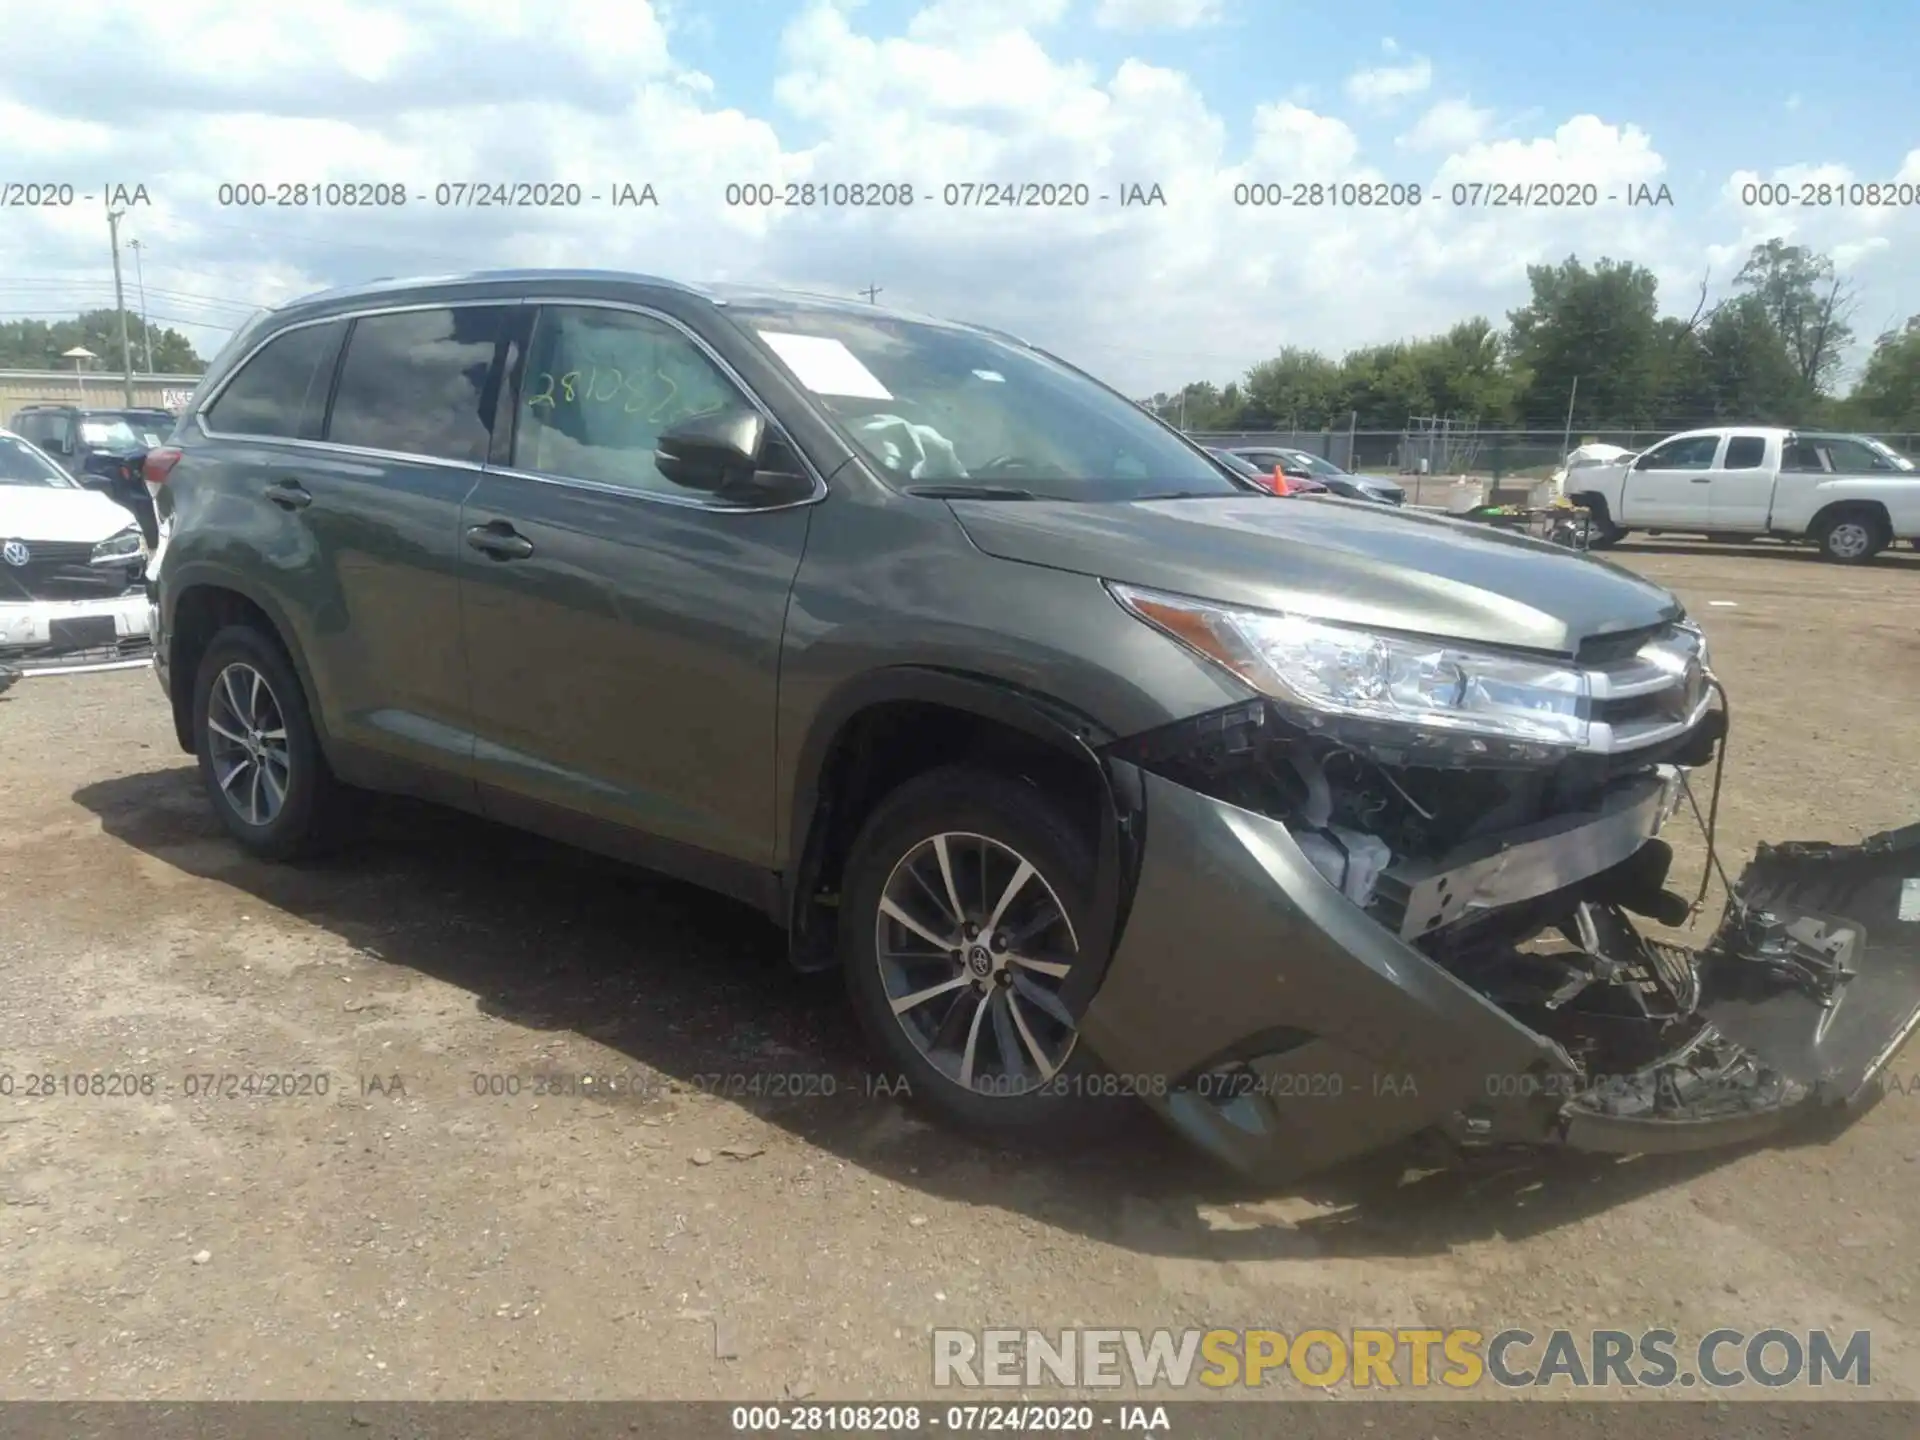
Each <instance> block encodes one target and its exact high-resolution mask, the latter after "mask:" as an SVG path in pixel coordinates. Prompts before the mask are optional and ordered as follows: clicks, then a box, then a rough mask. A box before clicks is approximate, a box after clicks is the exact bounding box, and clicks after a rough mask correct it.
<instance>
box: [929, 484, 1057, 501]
mask: <svg viewBox="0 0 1920 1440" xmlns="http://www.w3.org/2000/svg"><path fill="white" fill-rule="evenodd" d="M904 489H905V492H906V493H907V494H909V495H919V496H921V497H922V498H924V499H927V500H1038V499H1039V498H1040V497H1039V496H1038V495H1036V494H1034V493H1033V492H1032V491H1031V490H1015V489H1013V488H1012V487H1011V486H1007V485H908V486H905V487H904Z"/></svg>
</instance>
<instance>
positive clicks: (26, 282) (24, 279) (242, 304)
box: [0, 266, 266, 313]
mask: <svg viewBox="0 0 1920 1440" xmlns="http://www.w3.org/2000/svg"><path fill="white" fill-rule="evenodd" d="M154 268H155V269H158V268H159V267H158V266H155V267H154ZM111 285H112V282H111V281H109V280H84V279H74V280H66V279H62V278H59V277H57V276H56V277H51V278H49V277H42V276H18V277H6V276H0V290H28V291H34V290H38V291H42V292H47V291H51V292H54V293H59V292H61V291H66V290H104V289H108V288H110V287H111ZM147 293H148V294H149V295H160V296H164V297H165V298H167V299H169V300H192V301H195V302H198V303H201V304H206V305H216V306H224V307H226V308H228V309H233V310H245V311H248V312H249V313H251V312H252V311H255V310H259V309H263V308H265V303H266V302H264V301H262V302H258V303H251V302H248V301H245V300H228V299H225V298H223V297H221V296H218V295H200V294H196V293H194V292H193V291H190V290H169V289H163V288H162V287H160V286H158V285H149V286H148V287H147Z"/></svg>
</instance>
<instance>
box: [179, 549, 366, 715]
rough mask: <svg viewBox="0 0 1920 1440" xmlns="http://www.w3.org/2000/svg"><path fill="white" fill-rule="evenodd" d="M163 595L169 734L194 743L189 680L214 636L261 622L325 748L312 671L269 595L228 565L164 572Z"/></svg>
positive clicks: (297, 641) (283, 613) (289, 626)
mask: <svg viewBox="0 0 1920 1440" xmlns="http://www.w3.org/2000/svg"><path fill="white" fill-rule="evenodd" d="M166 589H167V590H168V591H169V592H171V595H170V598H169V599H168V601H167V607H168V608H167V639H166V644H167V671H168V674H169V676H170V677H171V683H170V684H169V686H168V697H167V698H168V702H169V704H170V706H171V708H172V710H173V732H174V738H175V739H176V740H178V741H179V742H180V748H181V749H182V750H185V751H187V752H189V753H191V752H192V751H193V749H194V743H193V683H194V679H195V676H196V673H197V672H198V670H199V668H200V657H201V656H203V655H204V654H205V653H206V649H207V646H208V645H209V644H210V643H211V642H212V640H213V637H214V636H215V635H217V634H218V633H219V632H220V631H221V630H222V629H224V628H225V627H226V626H228V625H234V624H241V623H246V622H253V623H255V624H260V625H263V626H264V628H265V629H266V631H267V633H268V634H269V635H270V636H271V637H272V638H273V639H274V640H275V641H276V642H277V643H278V644H279V646H280V648H281V650H282V651H284V652H285V654H286V656H287V659H288V660H289V661H290V662H291V663H292V665H293V672H294V674H295V676H296V677H298V679H299V681H300V688H301V690H302V691H304V692H305V694H306V698H307V713H308V715H309V717H310V718H311V720H312V722H313V728H314V735H315V737H316V738H317V739H318V740H319V742H320V744H321V747H322V749H323V751H324V750H327V749H328V748H330V745H329V740H328V736H327V730H326V722H325V721H324V720H323V719H322V718H321V714H320V703H319V697H318V695H317V694H316V692H315V690H314V683H313V671H312V669H311V668H310V667H309V665H308V663H307V657H306V655H305V654H304V653H303V651H302V650H301V647H300V643H299V640H298V639H297V638H296V637H295V633H294V630H293V628H292V626H291V624H290V623H289V622H288V619H287V616H286V613H285V612H284V611H283V610H282V609H281V608H280V606H279V605H277V604H276V603H275V602H274V600H273V599H272V597H271V596H269V595H268V594H267V593H266V592H265V591H263V590H261V589H260V588H259V587H258V586H255V585H251V584H249V583H247V582H246V581H245V580H243V579H240V578H239V577H237V576H235V575H234V574H232V573H231V572H230V571H226V570H222V569H217V568H214V567H209V566H194V567H193V568H191V569H188V570H185V571H183V572H182V573H181V574H179V575H177V576H169V577H168V579H167V582H166Z"/></svg>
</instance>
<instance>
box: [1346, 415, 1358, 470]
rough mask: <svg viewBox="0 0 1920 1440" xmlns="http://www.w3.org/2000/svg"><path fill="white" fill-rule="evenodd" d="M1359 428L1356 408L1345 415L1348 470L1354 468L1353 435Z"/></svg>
mask: <svg viewBox="0 0 1920 1440" xmlns="http://www.w3.org/2000/svg"><path fill="white" fill-rule="evenodd" d="M1359 428H1360V412H1359V411H1358V410H1354V411H1351V412H1350V413H1349V414H1348V415H1347V469H1349V470H1351V469H1353V468H1354V455H1353V437H1354V433H1355V432H1356V431H1357V430H1359Z"/></svg>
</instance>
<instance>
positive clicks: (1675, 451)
mask: <svg viewBox="0 0 1920 1440" xmlns="http://www.w3.org/2000/svg"><path fill="white" fill-rule="evenodd" d="M1719 451H1720V437H1719V436H1718V435H1683V436H1681V437H1679V438H1678V439H1675V440H1669V441H1667V442H1666V443H1665V444H1663V445H1656V446H1654V447H1653V449H1651V450H1649V451H1647V453H1646V454H1644V455H1642V456H1641V457H1640V458H1639V459H1638V460H1636V461H1634V462H1633V468H1632V469H1631V470H1629V471H1628V472H1627V478H1626V485H1625V489H1624V491H1623V492H1622V494H1621V514H1620V515H1619V516H1617V517H1616V518H1617V519H1618V520H1619V521H1620V523H1622V524H1625V525H1630V526H1632V527H1633V528H1634V529H1636V530H1660V529H1669V530H1705V529H1707V528H1708V527H1709V526H1710V525H1711V524H1712V500H1711V492H1710V491H1709V488H1708V487H1709V486H1711V485H1712V484H1713V462H1714V459H1715V457H1716V456H1717V455H1718V454H1719Z"/></svg>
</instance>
